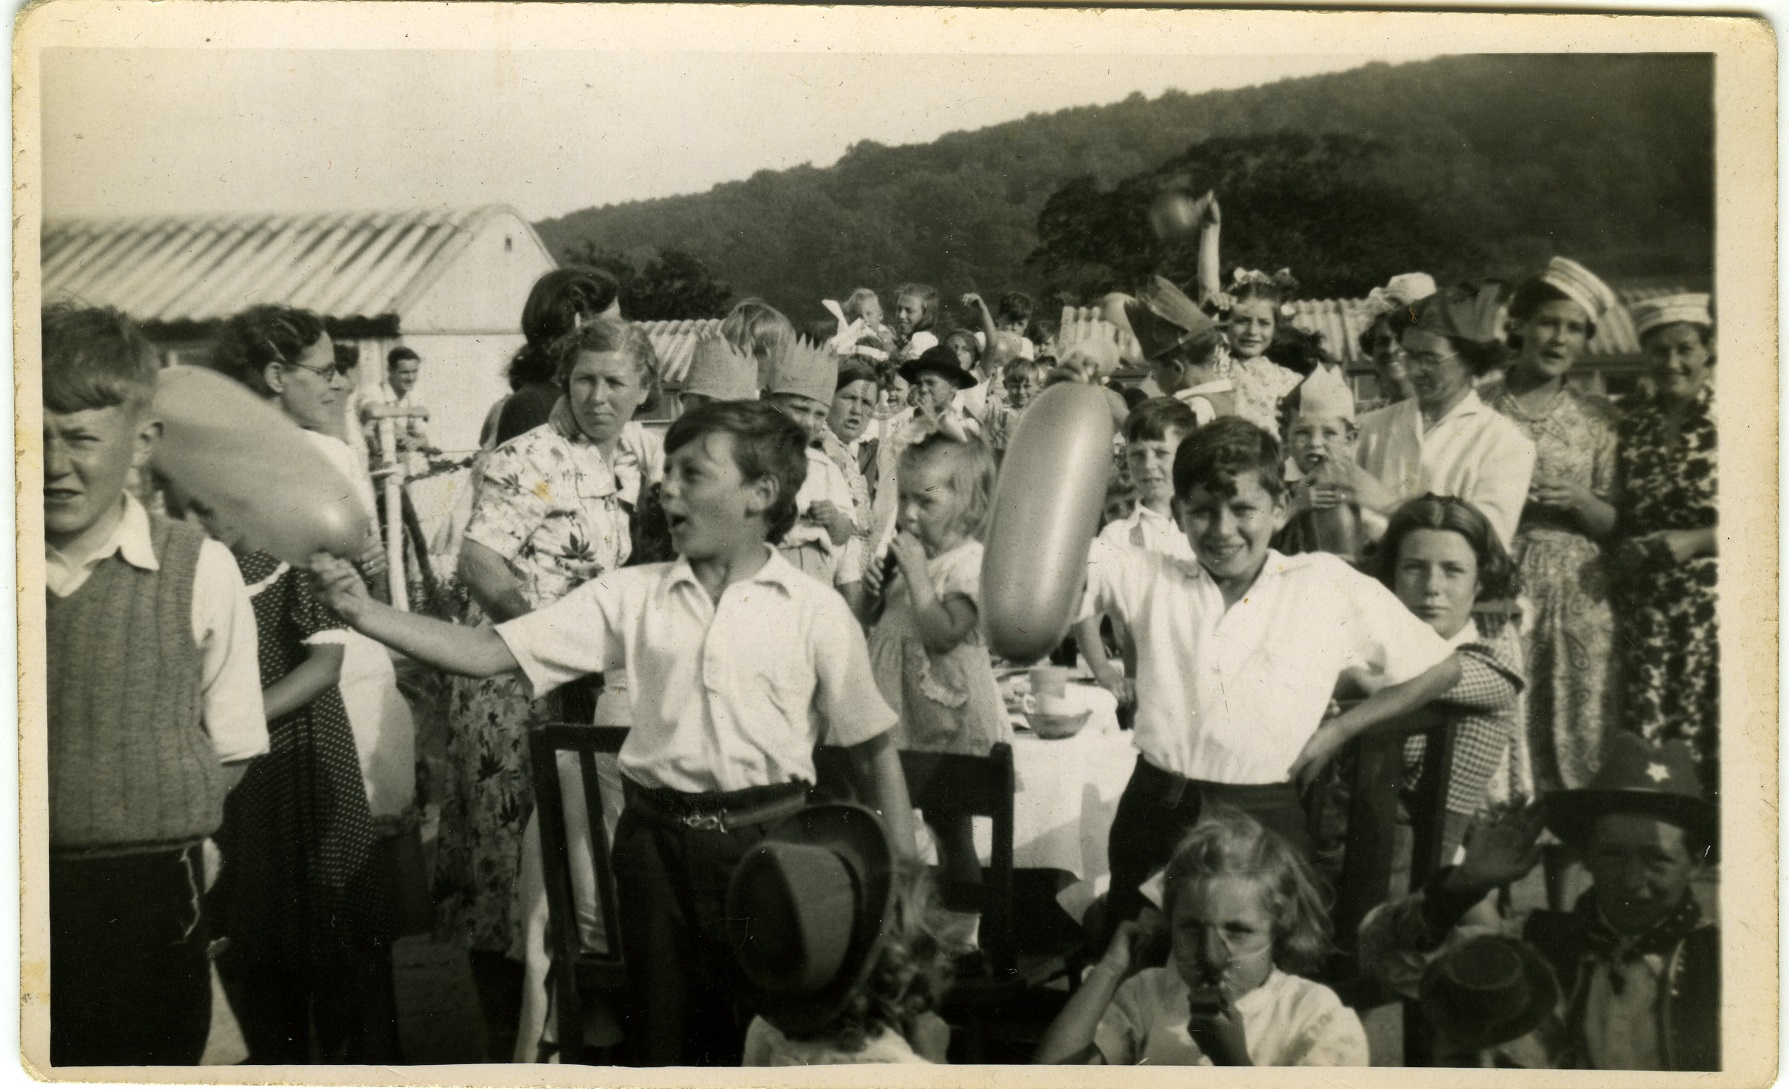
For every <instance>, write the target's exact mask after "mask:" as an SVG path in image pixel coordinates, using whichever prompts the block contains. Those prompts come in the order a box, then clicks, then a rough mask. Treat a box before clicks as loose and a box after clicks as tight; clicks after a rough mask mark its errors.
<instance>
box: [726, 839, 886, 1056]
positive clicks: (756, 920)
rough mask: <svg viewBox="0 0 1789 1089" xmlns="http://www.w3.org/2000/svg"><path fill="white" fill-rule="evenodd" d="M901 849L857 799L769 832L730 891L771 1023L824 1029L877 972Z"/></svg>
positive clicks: (752, 981)
mask: <svg viewBox="0 0 1789 1089" xmlns="http://www.w3.org/2000/svg"><path fill="white" fill-rule="evenodd" d="M893 859H894V852H893V849H892V847H891V846H890V842H889V838H888V832H887V830H886V829H885V828H884V827H883V825H882V822H881V821H880V820H879V819H878V818H877V817H876V814H874V813H872V812H871V811H869V810H868V809H865V808H863V807H862V806H857V805H844V804H828V805H811V806H808V807H807V808H806V809H803V810H802V811H801V812H799V813H797V814H796V815H795V816H793V817H790V818H789V819H788V820H786V821H783V822H782V823H781V824H778V825H776V826H775V827H774V828H772V829H771V830H770V831H769V832H768V833H767V834H766V835H765V837H764V839H763V840H762V841H760V842H759V843H758V844H757V845H756V846H754V847H752V848H751V849H750V850H748V851H747V852H746V854H745V857H744V858H743V859H741V860H740V862H739V865H738V867H737V868H735V870H734V872H733V878H732V880H731V881H730V882H729V884H728V887H727V932H728V937H729V938H730V939H731V941H732V944H733V948H734V956H735V958H736V959H737V961H738V964H739V968H740V970H741V972H743V973H744V975H745V978H746V982H747V985H748V987H749V988H750V990H751V991H752V998H754V999H755V1001H754V1003H753V1004H754V1005H755V1006H756V1007H757V1008H758V1010H759V1012H761V1013H762V1014H763V1015H764V1019H765V1020H767V1021H769V1022H770V1023H771V1024H772V1025H775V1026H776V1027H777V1028H778V1029H780V1030H781V1031H782V1032H784V1033H786V1034H789V1035H801V1034H807V1033H812V1032H815V1031H818V1030H820V1029H823V1028H825V1027H826V1026H827V1025H828V1024H829V1023H831V1022H832V1020H833V1019H834V1018H836V1017H837V1016H838V1015H839V1011H840V1010H841V1009H843V1008H844V1005H845V1002H846V1001H847V1000H848V999H849V998H850V996H851V993H852V991H854V990H855V989H856V988H857V986H858V984H859V983H861V982H862V981H863V980H864V978H865V977H867V976H868V975H869V973H870V972H871V971H872V970H873V969H874V968H875V966H876V961H877V959H878V955H879V954H880V952H881V948H882V942H883V935H884V928H885V925H886V922H887V920H888V918H889V914H890V913H891V912H892V911H893V910H894V895H895V890H894V871H893Z"/></svg>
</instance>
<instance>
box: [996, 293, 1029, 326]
mask: <svg viewBox="0 0 1789 1089" xmlns="http://www.w3.org/2000/svg"><path fill="white" fill-rule="evenodd" d="M1035 308H1036V304H1034V303H1033V302H1032V301H1031V296H1029V295H1027V294H1025V293H1024V292H1023V291H1008V292H1007V293H1006V294H1004V295H1002V296H1000V302H999V303H998V304H996V305H995V307H994V316H995V317H996V318H999V319H1000V320H1001V321H1006V322H1012V323H1013V324H1015V325H1029V324H1031V312H1032V310H1034V309H1035Z"/></svg>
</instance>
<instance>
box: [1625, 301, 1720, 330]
mask: <svg viewBox="0 0 1789 1089" xmlns="http://www.w3.org/2000/svg"><path fill="white" fill-rule="evenodd" d="M1631 309H1632V310H1633V312H1634V332H1635V333H1638V334H1639V335H1640V336H1645V335H1646V334H1647V333H1650V332H1652V331H1653V330H1654V329H1658V328H1661V327H1663V326H1666V325H1676V324H1678V323H1680V322H1688V323H1690V324H1691V325H1701V326H1706V327H1707V328H1710V329H1712V328H1714V308H1713V300H1712V299H1711V298H1709V297H1708V296H1707V295H1703V294H1695V293H1692V294H1688V295H1661V296H1660V297H1658V298H1656V299H1646V300H1644V301H1642V302H1637V303H1635V304H1634V305H1633V307H1632V308H1631Z"/></svg>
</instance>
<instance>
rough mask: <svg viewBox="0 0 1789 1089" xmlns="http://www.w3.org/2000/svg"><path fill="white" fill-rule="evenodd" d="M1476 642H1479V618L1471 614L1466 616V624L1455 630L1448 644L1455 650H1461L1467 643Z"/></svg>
mask: <svg viewBox="0 0 1789 1089" xmlns="http://www.w3.org/2000/svg"><path fill="white" fill-rule="evenodd" d="M1476 642H1479V633H1478V620H1477V619H1475V618H1473V617H1470V616H1469V617H1467V618H1466V626H1465V627H1463V628H1461V629H1460V630H1459V631H1457V632H1454V637H1453V638H1452V639H1449V640H1448V641H1447V645H1448V646H1449V647H1450V648H1451V649H1453V650H1459V649H1460V648H1461V647H1463V646H1465V645H1466V644H1467V643H1476Z"/></svg>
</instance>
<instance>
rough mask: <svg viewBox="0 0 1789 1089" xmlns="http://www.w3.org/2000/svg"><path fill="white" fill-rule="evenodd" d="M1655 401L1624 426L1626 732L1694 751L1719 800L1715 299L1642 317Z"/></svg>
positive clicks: (1672, 301)
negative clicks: (1678, 743) (1684, 743)
mask: <svg viewBox="0 0 1789 1089" xmlns="http://www.w3.org/2000/svg"><path fill="white" fill-rule="evenodd" d="M1634 327H1635V328H1636V329H1637V330H1638V331H1639V333H1640V343H1641V346H1642V347H1644V348H1645V350H1646V356H1647V359H1648V360H1649V361H1650V362H1651V363H1652V366H1653V382H1654V385H1655V390H1656V392H1654V393H1653V394H1652V395H1651V396H1649V397H1642V398H1639V399H1638V400H1637V403H1635V404H1634V405H1633V407H1632V408H1631V410H1630V411H1629V412H1628V413H1627V414H1626V416H1625V417H1624V418H1623V419H1622V421H1621V430H1620V444H1619V451H1618V459H1617V462H1616V477H1615V485H1616V490H1615V505H1616V523H1615V532H1616V535H1617V536H1618V537H1619V538H1620V539H1621V544H1620V545H1619V546H1618V548H1617V550H1616V552H1615V555H1614V559H1613V563H1614V566H1615V579H1614V582H1615V589H1616V595H1615V603H1616V610H1617V611H1616V618H1617V621H1618V624H1619V629H1618V630H1619V631H1620V632H1621V639H1620V643H1619V646H1620V648H1621V659H1622V666H1623V669H1624V670H1625V678H1624V679H1625V681H1626V692H1627V707H1626V721H1627V722H1628V723H1629V724H1630V725H1632V727H1633V728H1634V729H1636V730H1638V731H1639V732H1640V733H1641V734H1643V735H1645V736H1646V737H1647V739H1649V740H1652V741H1670V740H1684V741H1688V742H1689V743H1690V745H1691V748H1692V751H1693V752H1694V754H1695V756H1696V759H1697V762H1698V764H1699V765H1700V766H1699V769H1698V770H1699V771H1700V772H1701V773H1702V786H1703V788H1704V789H1705V790H1707V791H1708V793H1709V794H1710V795H1714V794H1717V793H1718V792H1719V790H1720V743H1719V739H1720V721H1721V691H1720V681H1721V650H1720V633H1719V629H1718V627H1717V625H1716V618H1715V585H1716V578H1715V567H1716V561H1715V551H1716V546H1715V528H1716V527H1717V526H1718V525H1719V524H1720V512H1719V508H1718V506H1717V504H1716V467H1717V461H1716V456H1715V455H1716V449H1717V448H1716V441H1715V420H1714V415H1715V410H1714V320H1713V317H1712V316H1711V311H1710V304H1709V298H1708V296H1707V295H1673V296H1667V297H1665V298H1660V299H1649V300H1647V301H1646V302H1644V303H1640V304H1638V305H1636V306H1635V307H1634Z"/></svg>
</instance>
